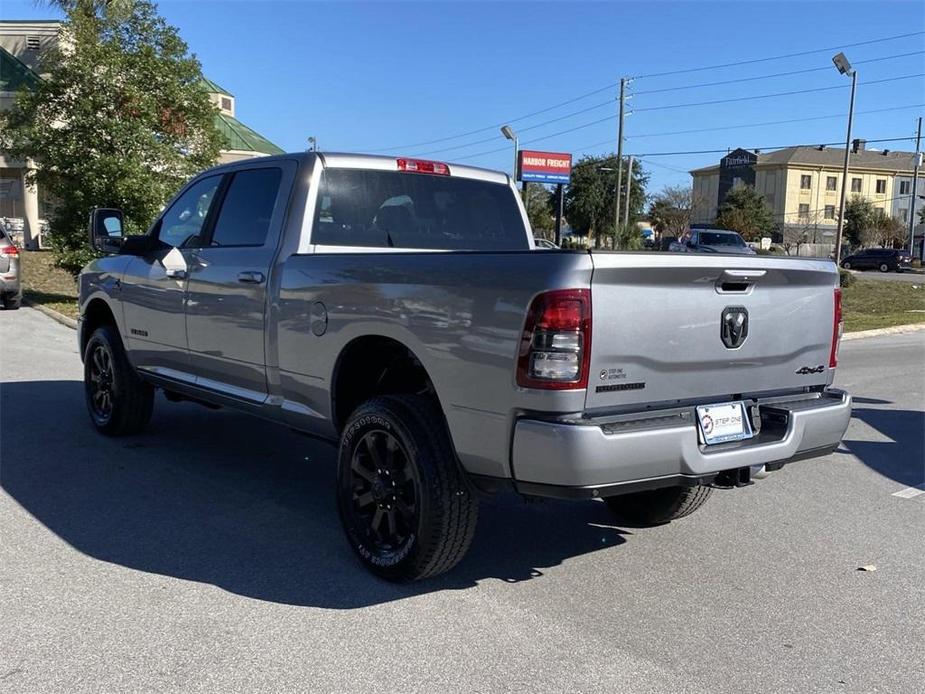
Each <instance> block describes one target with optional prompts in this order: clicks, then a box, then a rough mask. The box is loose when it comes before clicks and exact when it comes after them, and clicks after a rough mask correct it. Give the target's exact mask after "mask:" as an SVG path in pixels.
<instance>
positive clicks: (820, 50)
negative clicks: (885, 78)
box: [636, 31, 925, 79]
mask: <svg viewBox="0 0 925 694" xmlns="http://www.w3.org/2000/svg"><path fill="white" fill-rule="evenodd" d="M922 34H925V31H913V32H911V33H908V34H897V35H896V36H885V37H883V38H880V39H870V40H869V41H858V42H857V43H843V44H841V45H839V46H830V47H829V48H814V49H813V50H811V51H800V52H799V53H786V54H784V55H772V56H769V57H767V58H752V59H750V60H737V61H735V62H732V63H722V64H719V65H704V66H702V67H690V68H685V69H683V70H668V71H666V72H650V73H649V74H647V75H636V77H638V78H640V79H641V78H651V77H666V76H669V75H684V74H687V73H691V72H702V71H705V70H719V69H721V68H726V67H740V66H742V65H755V64H757V63H766V62H769V61H772V60H785V59H787V58H798V57H800V56H803V55H813V54H814V53H828V52H829V51H841V50H844V49H846V48H855V47H857V46H869V45H871V44H874V43H885V42H886V41H896V40H898V39H907V38H910V37H912V36H921V35H922Z"/></svg>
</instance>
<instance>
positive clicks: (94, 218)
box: [89, 207, 123, 253]
mask: <svg viewBox="0 0 925 694" xmlns="http://www.w3.org/2000/svg"><path fill="white" fill-rule="evenodd" d="M122 221H123V215H122V210H116V209H113V208H107V207H97V208H96V209H94V210H93V211H92V212H91V213H90V225H89V232H90V246H91V247H92V248H93V249H94V250H96V251H99V252H100V253H118V252H119V251H120V250H121V249H122V238H123V236H122Z"/></svg>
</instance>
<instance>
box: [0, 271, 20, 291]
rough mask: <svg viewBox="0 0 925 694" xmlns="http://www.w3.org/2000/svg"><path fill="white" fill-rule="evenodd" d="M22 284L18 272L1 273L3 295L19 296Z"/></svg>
mask: <svg viewBox="0 0 925 694" xmlns="http://www.w3.org/2000/svg"><path fill="white" fill-rule="evenodd" d="M20 291H21V284H20V281H19V273H18V272H0V292H2V293H3V294H19V293H20Z"/></svg>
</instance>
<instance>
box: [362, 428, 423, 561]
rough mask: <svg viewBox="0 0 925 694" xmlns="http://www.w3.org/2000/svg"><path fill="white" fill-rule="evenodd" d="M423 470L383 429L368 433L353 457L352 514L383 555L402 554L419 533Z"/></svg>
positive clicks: (372, 546) (368, 541)
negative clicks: (421, 470)
mask: <svg viewBox="0 0 925 694" xmlns="http://www.w3.org/2000/svg"><path fill="white" fill-rule="evenodd" d="M419 486H420V482H419V480H418V476H417V471H416V470H415V468H414V466H413V465H412V464H411V463H410V460H409V456H408V452H407V451H406V450H405V449H404V448H403V446H402V445H401V443H400V442H399V441H398V439H396V438H395V436H393V435H392V434H391V433H390V432H388V431H385V430H383V429H373V430H372V431H369V432H367V433H366V434H365V435H364V436H363V437H362V438H361V439H360V440H359V441H357V443H356V445H355V446H354V448H353V455H352V456H351V459H350V487H351V503H350V509H349V511H350V513H351V515H352V516H353V519H354V522H355V523H356V526H355V527H357V528H358V529H361V531H362V532H363V534H364V535H365V540H366V542H365V544H366V546H367V548H369V549H370V550H371V551H372V552H373V553H374V554H376V555H378V556H377V558H378V559H380V560H385V559H387V558H388V557H390V556H392V555H395V554H401V553H402V550H403V549H404V548H405V546H406V545H407V544H408V543H409V541H411V540H413V538H414V535H415V533H416V532H417V523H418V518H419V515H418V513H419V506H420V503H419V492H418V489H419Z"/></svg>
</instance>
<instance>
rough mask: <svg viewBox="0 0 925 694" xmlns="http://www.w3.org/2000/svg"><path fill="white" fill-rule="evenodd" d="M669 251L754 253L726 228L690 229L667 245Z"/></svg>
mask: <svg viewBox="0 0 925 694" xmlns="http://www.w3.org/2000/svg"><path fill="white" fill-rule="evenodd" d="M668 250H669V251H674V252H680V253H733V254H736V255H755V251H753V250H752V249H751V248H750V247H749V245H748V244H747V243H745V240H744V239H743V238H742V237H741V236H739V235H738V234H737V233H736V232H734V231H728V230H726V229H691V230H690V231H689V232H687V233H686V234H684V236H682V237H681V238H680V239H678V240H677V241H673V242H672V243H671V245H669V246H668Z"/></svg>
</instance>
